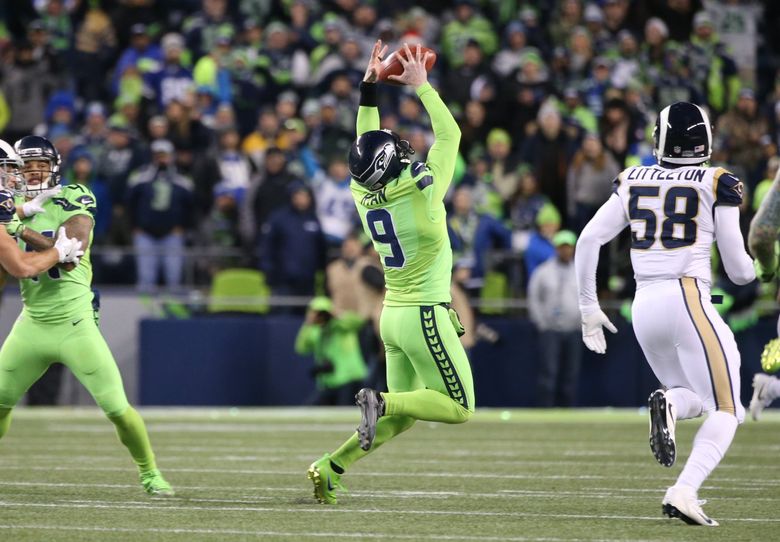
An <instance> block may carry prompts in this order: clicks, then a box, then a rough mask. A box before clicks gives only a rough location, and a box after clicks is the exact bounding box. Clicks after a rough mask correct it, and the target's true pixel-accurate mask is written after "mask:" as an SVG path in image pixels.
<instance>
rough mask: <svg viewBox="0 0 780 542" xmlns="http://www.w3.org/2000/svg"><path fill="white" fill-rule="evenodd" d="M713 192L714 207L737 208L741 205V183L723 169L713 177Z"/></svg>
mask: <svg viewBox="0 0 780 542" xmlns="http://www.w3.org/2000/svg"><path fill="white" fill-rule="evenodd" d="M713 183H714V185H715V186H714V187H713V191H714V192H715V206H717V205H728V206H730V207H739V206H740V205H742V192H743V188H742V181H740V180H739V179H737V178H736V177H735V176H734V175H732V174H731V173H729V172H728V171H726V170H725V169H723V168H718V171H716V172H715V175H713Z"/></svg>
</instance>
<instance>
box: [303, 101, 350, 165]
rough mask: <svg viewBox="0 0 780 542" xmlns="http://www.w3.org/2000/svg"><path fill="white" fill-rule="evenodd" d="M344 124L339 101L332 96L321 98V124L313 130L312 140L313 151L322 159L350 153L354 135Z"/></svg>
mask: <svg viewBox="0 0 780 542" xmlns="http://www.w3.org/2000/svg"><path fill="white" fill-rule="evenodd" d="M353 105H354V104H353ZM353 109H354V107H353ZM343 122H344V121H343V119H341V118H339V112H338V100H336V98H335V97H334V96H333V95H332V94H326V95H324V96H323V97H322V98H320V124H319V126H316V127H315V128H314V129H313V130H312V133H311V139H310V142H311V145H312V150H313V151H314V152H315V154H316V155H317V156H318V157H319V158H320V159H322V158H323V157H325V156H335V155H336V154H346V153H347V152H348V151H349V146H350V145H351V144H352V135H351V132H350V130H349V129H347V128H345V127H344V123H343Z"/></svg>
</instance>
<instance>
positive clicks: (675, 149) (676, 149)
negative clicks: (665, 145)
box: [672, 145, 682, 154]
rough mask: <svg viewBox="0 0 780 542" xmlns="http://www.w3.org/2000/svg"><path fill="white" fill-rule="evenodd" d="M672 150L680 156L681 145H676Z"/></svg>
mask: <svg viewBox="0 0 780 542" xmlns="http://www.w3.org/2000/svg"><path fill="white" fill-rule="evenodd" d="M672 150H673V151H674V154H680V151H681V150H682V149H681V148H680V147H679V145H675V146H674V147H672Z"/></svg>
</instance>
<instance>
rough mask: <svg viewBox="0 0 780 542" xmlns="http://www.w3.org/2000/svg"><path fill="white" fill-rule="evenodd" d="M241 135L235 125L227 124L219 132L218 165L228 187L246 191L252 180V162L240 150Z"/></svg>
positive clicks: (220, 176)
mask: <svg viewBox="0 0 780 542" xmlns="http://www.w3.org/2000/svg"><path fill="white" fill-rule="evenodd" d="M240 143H241V136H239V135H238V130H237V129H236V127H235V126H227V127H226V128H223V129H222V130H220V131H219V133H218V134H217V158H216V159H217V167H218V168H219V178H220V179H221V182H222V183H223V184H224V185H225V188H228V189H239V190H242V191H246V190H247V189H248V188H249V182H250V180H251V174H252V171H251V164H250V162H249V159H248V158H247V157H246V156H244V155H243V154H242V153H241V152H240V148H239V145H240Z"/></svg>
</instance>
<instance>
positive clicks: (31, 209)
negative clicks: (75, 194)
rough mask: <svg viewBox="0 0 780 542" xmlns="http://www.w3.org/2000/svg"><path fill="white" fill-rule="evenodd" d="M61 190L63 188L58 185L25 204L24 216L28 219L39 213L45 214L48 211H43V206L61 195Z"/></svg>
mask: <svg viewBox="0 0 780 542" xmlns="http://www.w3.org/2000/svg"><path fill="white" fill-rule="evenodd" d="M61 190H62V186H60V185H59V184H58V185H57V186H55V187H54V188H49V189H48V190H44V191H43V192H41V193H40V194H38V195H37V196H35V197H34V198H33V199H31V200H30V201H26V202H24V204H22V212H23V213H24V216H25V217H28V216H32V215H37V214H38V213H45V212H46V211H44V210H43V204H44V203H46V202H47V201H49V200H50V199H51V198H53V197H54V196H56V195H57V194H59V193H60V191H61Z"/></svg>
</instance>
